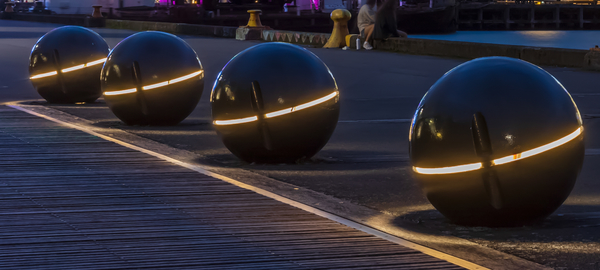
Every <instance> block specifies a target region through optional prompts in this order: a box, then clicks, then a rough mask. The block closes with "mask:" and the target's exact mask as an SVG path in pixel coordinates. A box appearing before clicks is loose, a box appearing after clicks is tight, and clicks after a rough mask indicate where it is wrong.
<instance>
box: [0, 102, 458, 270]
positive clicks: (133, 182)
mask: <svg viewBox="0 0 600 270" xmlns="http://www.w3.org/2000/svg"><path fill="white" fill-rule="evenodd" d="M0 269H462V268H460V267H458V266H456V265H453V264H451V263H448V262H446V261H442V260H440V259H437V258H434V257H431V256H429V255H425V254H423V253H421V252H419V251H415V250H412V249H409V248H406V247H403V246H400V245H397V244H394V243H391V242H388V241H385V240H383V239H380V238H378V237H375V236H372V235H369V234H367V233H364V232H361V231H357V230H354V229H351V228H349V227H346V226H344V225H341V224H338V223H336V222H334V221H331V220H328V219H325V218H322V217H319V216H317V215H314V214H311V213H308V212H305V211H302V210H300V209H297V208H294V207H292V206H289V205H286V204H283V203H281V202H278V201H276V200H273V199H270V198H267V197H264V196H261V195H259V194H257V193H254V192H252V191H248V190H245V189H242V188H239V187H237V186H234V185H231V184H229V183H226V182H223V181H221V180H218V179H215V178H211V177H209V176H205V175H203V174H199V173H197V172H195V171H192V170H189V169H186V168H183V167H180V166H177V165H174V164H172V163H169V162H166V161H163V160H161V159H158V158H156V157H153V156H150V155H147V154H144V153H141V152H138V151H134V150H131V149H129V148H126V147H123V146H120V145H118V144H115V143H113V142H109V141H105V140H103V139H101V138H98V137H95V136H92V135H89V134H87V133H84V132H82V131H78V130H74V129H69V128H66V127H63V126H61V125H58V124H56V123H53V122H50V121H48V120H44V119H41V118H38V117H35V116H32V115H29V114H27V113H24V112H21V111H18V110H15V109H12V108H8V107H3V106H0Z"/></svg>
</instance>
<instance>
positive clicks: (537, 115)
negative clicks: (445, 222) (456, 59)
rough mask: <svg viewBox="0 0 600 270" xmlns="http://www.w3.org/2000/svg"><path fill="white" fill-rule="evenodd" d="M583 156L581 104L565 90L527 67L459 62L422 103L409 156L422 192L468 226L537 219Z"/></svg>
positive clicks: (497, 60) (564, 189) (500, 61)
mask: <svg viewBox="0 0 600 270" xmlns="http://www.w3.org/2000/svg"><path fill="white" fill-rule="evenodd" d="M583 156H584V146H583V126H582V121H581V116H580V115H579V111H578V110H577V106H576V105H575V103H574V102H573V100H572V99H571V96H570V95H569V93H568V92H567V91H566V90H565V89H564V88H563V86H562V85H561V84H560V83H559V82H558V81H557V80H556V79H555V78H554V77H552V75H550V74H548V73H547V72H546V71H544V70H543V69H541V68H539V67H537V66H535V65H533V64H530V63H527V62H525V61H521V60H517V59H512V58H505V57H487V58H480V59H476V60H473V61H469V62H467V63H465V64H462V65H460V66H458V67H456V68H454V69H452V70H451V71H449V72H448V73H446V74H445V75H444V76H443V77H442V78H441V79H439V80H438V81H437V82H436V83H435V84H434V85H433V86H432V87H431V89H430V90H429V91H428V92H427V94H426V95H425V96H424V97H423V100H421V103H420V104H419V107H418V108H417V111H416V113H415V116H414V119H413V122H412V125H411V131H410V158H411V161H412V165H413V166H414V167H413V170H414V171H415V175H416V176H417V178H418V179H419V181H420V182H421V185H422V187H423V190H424V192H425V195H426V196H427V198H428V199H429V201H430V202H431V204H433V206H435V208H436V209H437V210H439V211H440V212H441V213H442V214H444V215H445V216H446V217H448V218H450V219H451V220H453V221H455V222H458V223H463V224H471V225H488V226H506V225H519V224H524V223H527V222H532V221H536V220H540V219H542V218H545V217H546V216H548V215H550V214H551V213H552V212H553V211H554V210H556V209H557V208H558V207H559V206H560V205H561V204H562V203H563V201H564V200H565V199H566V198H567V196H568V195H569V193H570V192H571V189H572V188H573V185H574V184H575V180H576V179H577V175H578V173H579V171H580V169H581V165H582V163H583Z"/></svg>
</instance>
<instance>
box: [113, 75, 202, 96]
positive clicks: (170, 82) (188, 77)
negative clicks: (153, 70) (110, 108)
mask: <svg viewBox="0 0 600 270" xmlns="http://www.w3.org/2000/svg"><path fill="white" fill-rule="evenodd" d="M203 72H204V70H199V71H196V72H194V73H190V74H188V75H185V76H181V77H179V78H176V79H173V80H170V81H164V82H159V83H155V84H151V85H146V86H142V90H151V89H155V88H159V87H163V86H167V85H170V84H174V83H178V82H181V81H185V80H189V79H192V78H194V77H196V76H198V75H200V74H202V73H203ZM134 89H135V88H134ZM129 93H135V91H133V92H132V91H129V90H119V91H106V92H104V94H105V95H107V96H116V95H123V94H129Z"/></svg>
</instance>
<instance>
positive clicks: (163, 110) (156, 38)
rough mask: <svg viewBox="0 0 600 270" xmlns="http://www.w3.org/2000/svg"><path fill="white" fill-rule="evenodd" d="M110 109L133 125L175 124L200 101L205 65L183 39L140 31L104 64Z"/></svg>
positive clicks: (127, 39) (124, 42) (118, 47)
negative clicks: (203, 65) (203, 66)
mask: <svg viewBox="0 0 600 270" xmlns="http://www.w3.org/2000/svg"><path fill="white" fill-rule="evenodd" d="M101 82H102V91H104V99H105V100H106V103H107V104H108V107H109V108H110V110H111V111H112V112H113V113H114V114H115V115H116V116H117V117H118V118H119V119H121V120H122V121H123V122H125V123H126V124H128V125H136V124H137V125H175V124H178V123H179V122H181V121H183V119H185V118H186V117H187V116H188V115H189V114H190V113H191V112H192V111H193V110H194V108H196V105H198V102H199V101H200V97H201V96H202V91H203V90H204V69H203V68H202V64H201V63H200V60H199V59H198V56H197V55H196V52H195V51H194V49H192V47H190V46H189V45H188V44H187V43H186V42H185V41H183V40H182V39H180V38H178V37H176V36H174V35H171V34H167V33H163V32H154V31H149V32H141V33H137V34H133V35H131V36H129V37H127V38H126V39H124V40H123V41H121V42H120V43H119V44H118V45H117V46H116V47H115V48H114V49H113V50H112V51H111V52H110V54H109V55H108V60H107V61H106V64H105V65H104V68H103V69H102V76H101Z"/></svg>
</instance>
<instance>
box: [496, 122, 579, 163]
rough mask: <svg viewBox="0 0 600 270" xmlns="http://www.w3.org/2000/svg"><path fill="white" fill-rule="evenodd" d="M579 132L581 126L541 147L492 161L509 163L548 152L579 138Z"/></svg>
mask: <svg viewBox="0 0 600 270" xmlns="http://www.w3.org/2000/svg"><path fill="white" fill-rule="evenodd" d="M579 134H581V128H578V129H577V130H575V131H574V132H573V133H571V134H569V135H567V136H565V137H562V138H560V139H558V140H556V141H553V142H551V143H549V144H544V145H542V146H540V147H537V148H533V149H531V150H527V151H525V152H521V153H519V154H516V155H510V156H506V157H503V158H498V159H494V161H492V162H493V163H494V164H495V165H500V164H506V163H509V162H513V161H516V160H519V159H524V158H528V157H531V156H535V155H537V154H540V153H543V152H546V151H548V150H550V149H552V148H556V147H558V146H561V145H563V144H565V143H568V142H569V141H571V140H573V139H575V138H577V136H579Z"/></svg>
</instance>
